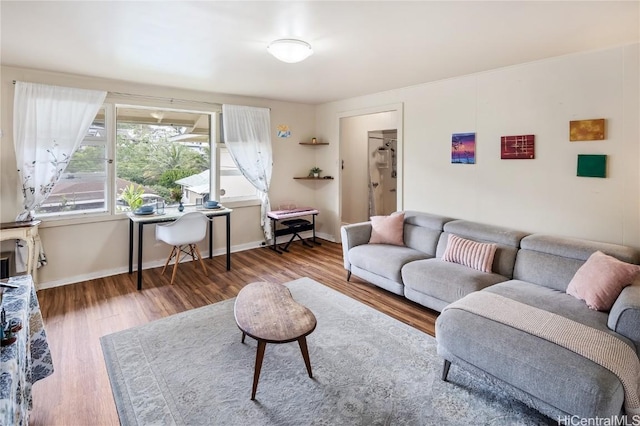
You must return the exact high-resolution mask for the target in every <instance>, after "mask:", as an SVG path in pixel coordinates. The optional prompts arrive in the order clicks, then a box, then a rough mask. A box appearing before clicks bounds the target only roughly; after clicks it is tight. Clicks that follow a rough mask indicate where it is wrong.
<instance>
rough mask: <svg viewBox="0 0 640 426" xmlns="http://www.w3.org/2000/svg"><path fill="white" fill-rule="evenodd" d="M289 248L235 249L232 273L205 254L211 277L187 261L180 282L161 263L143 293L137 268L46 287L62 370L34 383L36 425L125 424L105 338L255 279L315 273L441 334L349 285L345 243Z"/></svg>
mask: <svg viewBox="0 0 640 426" xmlns="http://www.w3.org/2000/svg"><path fill="white" fill-rule="evenodd" d="M290 250H291V252H290V253H286V254H284V255H278V254H276V253H275V252H273V251H271V250H269V249H268V248H258V249H253V250H247V251H243V252H239V253H234V254H232V267H231V271H226V270H225V257H224V256H217V257H214V258H213V259H206V260H205V265H206V266H207V270H208V276H205V275H204V274H203V273H202V269H201V268H200V266H199V265H195V266H194V264H193V263H188V264H181V265H180V267H179V268H178V274H177V276H176V280H175V283H174V284H173V285H170V284H169V282H170V279H171V274H170V271H167V272H165V275H164V276H162V275H160V272H161V270H162V268H155V269H149V270H145V271H144V274H143V279H144V281H143V290H142V291H137V290H136V274H135V273H134V274H132V275H129V274H121V275H114V276H110V277H106V278H100V279H96V280H91V281H86V282H82V283H78V284H73V285H68V286H64V287H57V288H52V289H46V290H41V291H39V292H38V299H39V301H40V307H41V309H42V313H43V316H44V320H45V327H46V331H47V336H48V340H49V345H50V347H51V351H52V356H53V362H54V368H55V372H54V374H53V375H52V376H50V377H48V378H46V379H44V380H42V381H40V382H37V383H36V384H35V385H34V387H33V399H34V403H33V410H32V412H31V418H30V424H31V425H74V426H75V425H78V426H80V425H118V424H119V422H118V414H117V412H116V408H115V404H114V401H113V396H112V393H111V387H110V384H109V378H108V376H107V372H106V368H105V364H104V359H103V357H102V349H101V347H100V340H99V339H100V337H101V336H104V335H106V334H110V333H113V332H116V331H120V330H125V329H128V328H131V327H134V326H137V325H141V324H145V323H148V322H150V321H153V320H156V319H159V318H163V317H166V316H168V315H172V314H175V313H178V312H183V311H186V310H189V309H194V308H198V307H201V306H205V305H208V304H211V303H216V302H219V301H221V300H225V299H229V298H231V297H235V296H236V294H237V293H238V292H239V291H240V289H241V288H242V287H243V286H244V285H246V284H248V283H250V282H254V281H270V282H275V283H285V282H287V281H291V280H294V279H297V278H301V277H309V278H312V279H314V280H316V281H318V282H321V283H323V284H325V285H327V286H329V287H331V288H333V289H335V290H338V291H340V292H342V293H344V294H346V295H348V296H350V297H352V298H354V299H357V300H360V301H361V302H363V303H366V304H367V305H369V306H372V307H374V308H376V309H378V310H379V311H382V312H384V313H386V314H388V315H390V316H392V317H395V318H397V319H399V320H401V321H403V322H405V323H407V324H410V325H412V326H414V327H416V328H418V329H420V330H422V331H424V332H426V333H429V334H431V335H434V326H435V319H436V317H437V313H435V312H434V311H431V310H429V309H427V308H424V307H422V306H419V305H417V304H415V303H412V302H410V301H408V300H406V299H404V298H402V297H399V296H396V295H393V294H391V293H389V292H387V291H385V290H382V289H379V288H377V287H375V286H373V285H371V284H368V283H366V282H364V281H363V280H361V279H359V278H357V277H355V276H352V277H351V281H350V282H347V281H346V271H345V270H344V267H343V263H342V246H341V245H340V244H335V243H330V242H325V241H323V242H322V246H319V247H315V248H313V249H307V248H304V247H302V246H301V245H300V243H296V244H293V245H292V246H291V248H290ZM167 254H168V252H167Z"/></svg>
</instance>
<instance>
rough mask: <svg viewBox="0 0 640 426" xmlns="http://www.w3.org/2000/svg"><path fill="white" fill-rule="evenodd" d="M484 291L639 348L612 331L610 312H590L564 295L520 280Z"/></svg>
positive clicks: (580, 302)
mask: <svg viewBox="0 0 640 426" xmlns="http://www.w3.org/2000/svg"><path fill="white" fill-rule="evenodd" d="M484 291H490V292H492V293H496V294H499V295H501V296H504V297H508V298H510V299H513V300H517V301H518V302H521V303H526V304H527V305H530V306H534V307H536V308H540V309H544V310H545V311H548V312H553V313H554V314H557V315H561V316H563V317H565V318H569V319H571V320H573V321H576V322H579V323H581V324H584V325H588V326H589V327H592V328H595V329H597V330H600V331H603V332H605V333H607V334H611V335H612V336H615V337H617V338H619V339H620V340H622V341H624V342H625V343H627V344H628V345H629V346H631V347H632V348H633V349H634V350H635V345H634V344H633V343H632V342H631V341H630V340H628V339H626V338H624V337H622V336H620V335H619V334H618V333H615V332H614V331H612V330H611V329H610V328H609V327H608V325H607V321H608V317H609V315H608V314H607V313H606V312H600V311H594V310H592V309H589V308H588V307H587V305H586V303H584V302H583V301H582V300H579V299H576V298H575V297H573V296H570V295H568V294H566V293H564V292H562V291H559V290H554V289H551V288H548V287H544V286H539V285H536V284H532V283H528V282H525V281H518V280H510V281H505V282H502V283H499V284H496V285H494V286H491V287H489V288H487V289H485V290H484Z"/></svg>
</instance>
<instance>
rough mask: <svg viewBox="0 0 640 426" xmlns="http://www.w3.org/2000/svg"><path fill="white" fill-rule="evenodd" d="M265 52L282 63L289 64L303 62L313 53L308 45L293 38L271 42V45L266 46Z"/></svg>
mask: <svg viewBox="0 0 640 426" xmlns="http://www.w3.org/2000/svg"><path fill="white" fill-rule="evenodd" d="M267 51H269V53H271V54H272V55H273V56H275V57H276V58H277V59H279V60H281V61H282V62H287V63H289V64H294V63H296V62H300V61H304V60H305V59H307V58H308V57H309V56H311V54H312V53H313V49H311V45H310V44H309V43H307V42H306V41H302V40H298V39H294V38H283V39H280V40H275V41H272V42H271V44H269V46H267Z"/></svg>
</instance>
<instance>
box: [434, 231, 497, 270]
mask: <svg viewBox="0 0 640 426" xmlns="http://www.w3.org/2000/svg"><path fill="white" fill-rule="evenodd" d="M497 248H498V246H497V245H495V244H486V243H478V242H476V241H471V240H466V239H464V238H461V237H458V236H457V235H453V234H449V239H448V240H447V248H446V249H445V250H444V253H443V254H442V260H444V261H447V262H453V263H459V264H460V265H464V266H468V267H469V268H473V269H477V270H478V271H482V272H491V265H492V264H493V258H494V256H495V255H496V249H497Z"/></svg>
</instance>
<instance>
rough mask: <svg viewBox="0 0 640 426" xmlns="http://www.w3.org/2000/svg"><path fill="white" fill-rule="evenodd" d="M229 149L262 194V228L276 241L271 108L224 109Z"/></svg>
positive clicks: (237, 107)
mask: <svg viewBox="0 0 640 426" xmlns="http://www.w3.org/2000/svg"><path fill="white" fill-rule="evenodd" d="M222 127H223V132H224V139H225V140H224V142H225V146H226V147H227V149H228V150H229V153H230V154H231V158H232V159H233V161H234V162H235V164H236V166H237V167H238V169H240V171H241V172H242V174H243V175H244V177H245V178H246V179H247V180H248V181H249V182H251V183H252V184H253V186H255V187H256V189H257V190H258V191H260V201H261V209H260V210H261V215H260V225H261V226H262V230H263V232H264V237H265V239H266V240H270V239H271V238H272V230H271V221H270V220H269V218H268V217H267V212H269V210H271V206H270V204H269V184H270V183H271V171H272V170H273V154H272V151H271V120H270V111H269V109H268V108H257V107H247V106H240V105H222Z"/></svg>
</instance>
